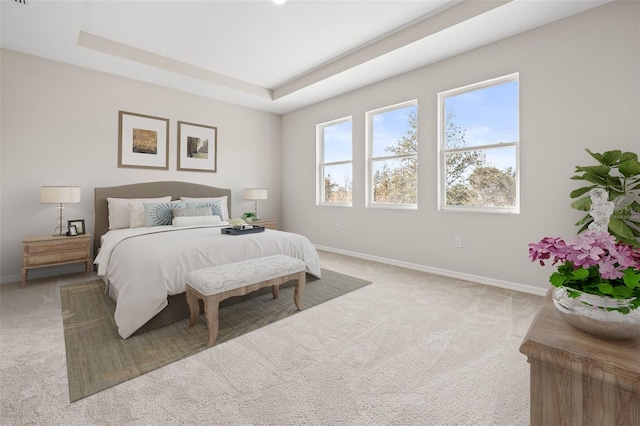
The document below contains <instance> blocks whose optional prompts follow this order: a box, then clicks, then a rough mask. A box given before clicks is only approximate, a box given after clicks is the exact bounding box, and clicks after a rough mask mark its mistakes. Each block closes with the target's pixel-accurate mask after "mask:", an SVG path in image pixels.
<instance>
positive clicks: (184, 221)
mask: <svg viewBox="0 0 640 426" xmlns="http://www.w3.org/2000/svg"><path fill="white" fill-rule="evenodd" d="M221 222H222V221H221V220H220V216H218V215H217V214H215V215H211V216H178V217H174V218H173V222H172V224H173V226H195V225H217V224H219V223H221Z"/></svg>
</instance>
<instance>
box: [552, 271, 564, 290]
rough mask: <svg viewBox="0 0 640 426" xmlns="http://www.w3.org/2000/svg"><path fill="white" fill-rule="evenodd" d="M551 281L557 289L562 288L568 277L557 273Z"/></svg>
mask: <svg viewBox="0 0 640 426" xmlns="http://www.w3.org/2000/svg"><path fill="white" fill-rule="evenodd" d="M549 281H550V282H551V284H552V285H553V286H555V287H562V286H563V285H564V283H565V281H567V277H565V276H564V275H561V274H559V273H557V272H554V273H553V274H551V276H550V277H549Z"/></svg>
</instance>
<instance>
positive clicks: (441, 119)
mask: <svg viewBox="0 0 640 426" xmlns="http://www.w3.org/2000/svg"><path fill="white" fill-rule="evenodd" d="M513 81H517V82H518V135H517V140H515V141H510V142H499V143H494V144H487V145H474V146H466V147H463V148H449V149H447V148H446V146H445V144H446V136H445V132H446V126H445V120H446V110H445V100H446V98H448V97H451V96H455V95H460V94H463V93H469V92H473V91H475V90H480V89H484V88H487V87H491V86H497V85H500V84H504V83H509V82H513ZM507 147H514V148H515V157H516V158H515V185H516V191H515V192H516V194H515V198H516V199H515V206H513V207H502V206H500V207H495V206H460V205H447V204H446V196H447V194H446V193H447V189H446V188H445V185H446V155H447V154H448V153H455V152H466V151H490V150H493V149H499V148H507ZM438 210H439V211H458V212H474V213H507V214H519V213H520V73H518V72H515V73H512V74H507V75H504V76H500V77H495V78H492V79H489V80H484V81H481V82H478V83H472V84H468V85H466V86H462V87H458V88H455V89H450V90H446V91H443V92H440V93H438Z"/></svg>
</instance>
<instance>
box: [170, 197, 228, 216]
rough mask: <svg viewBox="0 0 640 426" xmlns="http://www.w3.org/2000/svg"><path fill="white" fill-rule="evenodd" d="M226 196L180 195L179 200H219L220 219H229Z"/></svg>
mask: <svg viewBox="0 0 640 426" xmlns="http://www.w3.org/2000/svg"><path fill="white" fill-rule="evenodd" d="M227 198H229V197H227V196H226V195H223V196H222V197H208V198H193V197H180V200H181V201H187V202H198V201H202V202H207V201H220V202H221V203H220V204H222V216H223V217H222V220H229V208H228V207H227Z"/></svg>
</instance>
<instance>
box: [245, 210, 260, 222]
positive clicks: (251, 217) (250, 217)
mask: <svg viewBox="0 0 640 426" xmlns="http://www.w3.org/2000/svg"><path fill="white" fill-rule="evenodd" d="M242 219H244V220H246V221H247V222H255V221H256V220H258V216H256V214H255V213H254V212H246V213H245V214H243V215H242Z"/></svg>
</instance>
